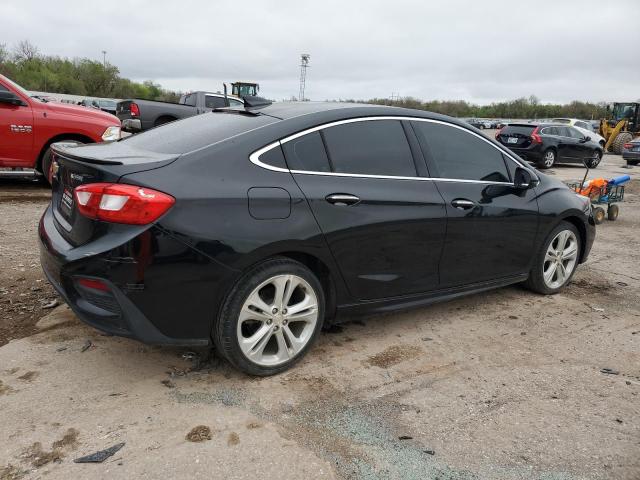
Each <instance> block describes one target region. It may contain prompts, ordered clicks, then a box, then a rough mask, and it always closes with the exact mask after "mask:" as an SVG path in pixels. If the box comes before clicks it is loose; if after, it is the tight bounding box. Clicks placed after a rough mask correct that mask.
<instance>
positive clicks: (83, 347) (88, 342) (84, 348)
mask: <svg viewBox="0 0 640 480" xmlns="http://www.w3.org/2000/svg"><path fill="white" fill-rule="evenodd" d="M92 345H93V343H91V340H87V341H86V342H84V345H83V346H82V350H80V351H81V352H86V351H87V350H89V349H90V348H91V346H92Z"/></svg>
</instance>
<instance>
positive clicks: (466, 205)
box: [451, 198, 476, 210]
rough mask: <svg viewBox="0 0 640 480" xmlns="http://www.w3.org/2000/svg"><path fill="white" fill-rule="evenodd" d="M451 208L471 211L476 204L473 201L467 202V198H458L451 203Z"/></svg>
mask: <svg viewBox="0 0 640 480" xmlns="http://www.w3.org/2000/svg"><path fill="white" fill-rule="evenodd" d="M451 206H453V207H454V208H457V209H458V210H469V209H470V208H473V207H475V206H476V204H475V203H474V202H472V201H471V200H467V199H465V198H456V199H455V200H452V201H451Z"/></svg>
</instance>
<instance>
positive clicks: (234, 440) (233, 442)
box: [227, 432, 240, 447]
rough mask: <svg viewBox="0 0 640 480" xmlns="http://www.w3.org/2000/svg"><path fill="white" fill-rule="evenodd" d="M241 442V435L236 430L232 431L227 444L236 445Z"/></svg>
mask: <svg viewBox="0 0 640 480" xmlns="http://www.w3.org/2000/svg"><path fill="white" fill-rule="evenodd" d="M239 443H240V435H238V434H237V433H236V432H231V433H230V434H229V437H228V438H227V445H229V446H230V447H232V446H234V445H238V444H239Z"/></svg>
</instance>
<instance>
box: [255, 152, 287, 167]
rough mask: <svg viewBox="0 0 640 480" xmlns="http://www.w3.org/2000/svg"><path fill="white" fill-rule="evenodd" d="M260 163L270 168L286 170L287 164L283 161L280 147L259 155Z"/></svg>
mask: <svg viewBox="0 0 640 480" xmlns="http://www.w3.org/2000/svg"><path fill="white" fill-rule="evenodd" d="M260 161H261V162H262V163H266V164H267V165H271V166H272V167H278V168H284V169H286V168H287V162H285V160H284V155H283V154H282V149H281V148H280V147H275V148H272V149H271V150H268V151H266V152H264V153H263V154H262V155H260Z"/></svg>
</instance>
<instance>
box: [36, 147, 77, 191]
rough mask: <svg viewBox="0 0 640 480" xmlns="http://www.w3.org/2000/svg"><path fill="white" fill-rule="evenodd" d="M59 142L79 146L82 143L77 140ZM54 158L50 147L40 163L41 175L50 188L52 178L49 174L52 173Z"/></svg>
mask: <svg viewBox="0 0 640 480" xmlns="http://www.w3.org/2000/svg"><path fill="white" fill-rule="evenodd" d="M59 141H60V142H65V143H76V144H78V145H79V144H81V143H82V142H79V141H77V140H59ZM52 156H53V154H52V152H51V147H50V146H49V147H47V149H46V150H45V151H44V153H43V154H42V161H41V162H40V173H41V174H42V178H43V179H44V181H45V183H46V184H47V185H49V186H51V176H50V175H49V174H50V173H51V158H52Z"/></svg>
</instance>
